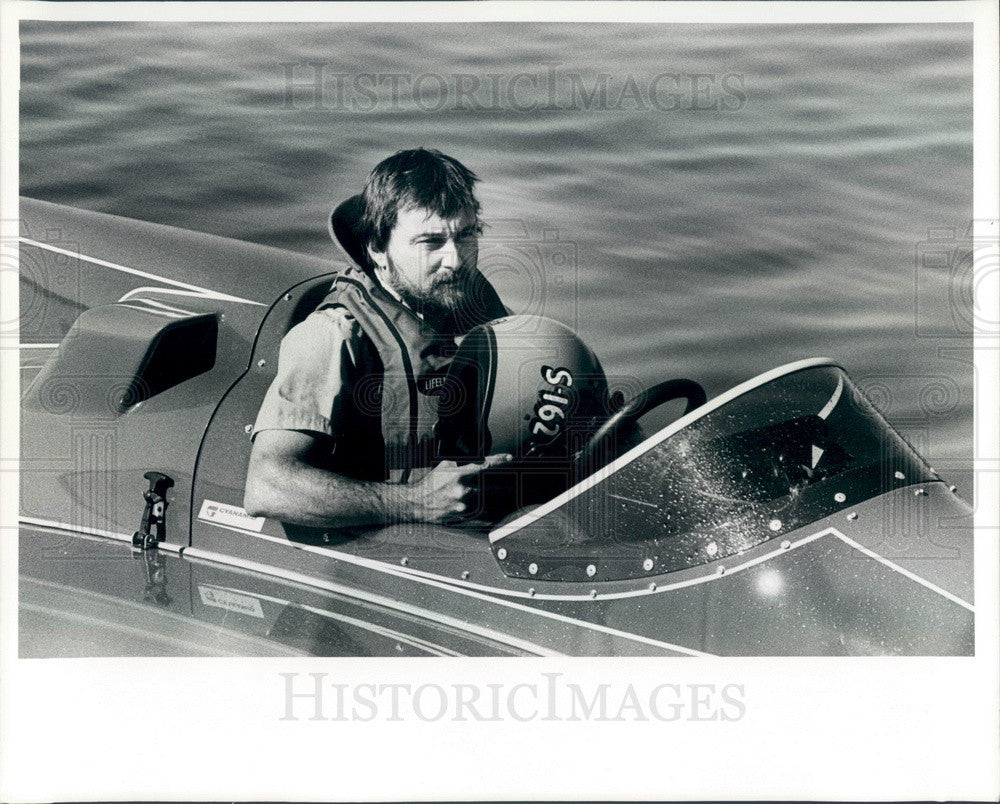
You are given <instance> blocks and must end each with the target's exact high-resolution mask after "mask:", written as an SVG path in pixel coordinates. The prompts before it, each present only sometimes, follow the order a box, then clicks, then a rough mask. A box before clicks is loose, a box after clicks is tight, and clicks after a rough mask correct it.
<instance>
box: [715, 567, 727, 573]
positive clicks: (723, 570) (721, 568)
mask: <svg viewBox="0 0 1000 804" xmlns="http://www.w3.org/2000/svg"><path fill="white" fill-rule="evenodd" d="M715 574H716V575H725V574H726V568H725V567H719V568H718V569H717V570H716V571H715Z"/></svg>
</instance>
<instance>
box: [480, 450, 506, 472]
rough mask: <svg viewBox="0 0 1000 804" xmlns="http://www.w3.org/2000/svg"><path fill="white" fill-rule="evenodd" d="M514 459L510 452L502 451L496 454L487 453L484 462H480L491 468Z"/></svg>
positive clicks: (483, 465)
mask: <svg viewBox="0 0 1000 804" xmlns="http://www.w3.org/2000/svg"><path fill="white" fill-rule="evenodd" d="M512 460H514V456H513V455H511V454H510V453H509V452H502V453H498V454H496V455H487V456H486V457H485V458H483V462H482V463H481V464H479V465H480V466H482V467H483V468H484V469H489V468H491V467H493V466H503V465H504V464H505V463H510V462H511V461H512Z"/></svg>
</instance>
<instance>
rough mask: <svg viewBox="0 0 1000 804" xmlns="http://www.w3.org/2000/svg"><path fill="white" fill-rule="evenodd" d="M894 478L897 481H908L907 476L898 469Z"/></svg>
mask: <svg viewBox="0 0 1000 804" xmlns="http://www.w3.org/2000/svg"><path fill="white" fill-rule="evenodd" d="M893 477H894V478H896V480H906V475H904V474H903V473H902V472H900V471H899V470H898V469H897V470H896V471H895V472H894V473H893Z"/></svg>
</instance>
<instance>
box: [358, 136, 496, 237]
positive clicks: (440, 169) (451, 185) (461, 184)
mask: <svg viewBox="0 0 1000 804" xmlns="http://www.w3.org/2000/svg"><path fill="white" fill-rule="evenodd" d="M477 181H479V177H478V176H477V175H476V174H475V173H473V172H472V171H471V170H469V169H468V168H467V167H466V166H465V165H463V164H462V163H461V162H459V161H458V160H457V159H453V158H452V157H450V156H446V155H445V154H443V153H441V152H440V151H437V150H435V149H433V148H414V149H412V150H408V151H399V152H398V153H395V154H393V155H392V156H390V157H389V158H388V159H384V160H382V161H381V162H379V163H378V164H377V165H376V166H375V168H374V169H373V170H372V172H371V175H369V176H368V181H367V183H366V184H365V190H364V198H365V211H364V216H363V219H362V223H363V224H364V227H365V229H366V230H367V231H368V233H369V234H368V244H369V245H370V246H371V247H372V248H374V249H375V250H376V251H385V249H386V246H387V245H388V244H389V236H390V234H391V233H392V228H393V227H394V226H395V225H396V218H397V216H398V214H399V210H401V209H407V208H409V207H418V208H421V209H428V210H430V211H431V212H434V213H436V214H438V215H440V216H441V217H442V218H454V217H456V216H457V215H459V214H461V213H462V211H463V210H466V209H471V210H472V211H473V212H474V213H475V214H476V217H477V218H478V217H479V209H480V207H479V201H478V200H476V196H475V194H474V193H473V188H474V186H475V183H476V182H477Z"/></svg>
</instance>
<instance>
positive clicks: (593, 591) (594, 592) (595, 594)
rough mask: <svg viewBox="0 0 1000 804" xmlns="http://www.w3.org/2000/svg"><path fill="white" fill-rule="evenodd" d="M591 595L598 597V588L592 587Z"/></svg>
mask: <svg viewBox="0 0 1000 804" xmlns="http://www.w3.org/2000/svg"><path fill="white" fill-rule="evenodd" d="M590 596H591V597H597V590H596V589H591V590H590Z"/></svg>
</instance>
